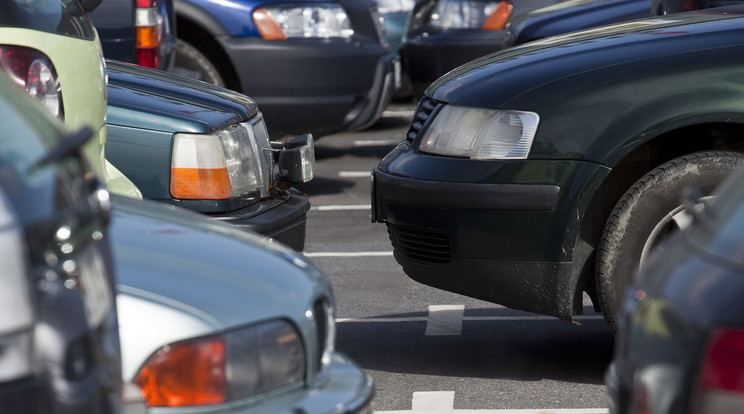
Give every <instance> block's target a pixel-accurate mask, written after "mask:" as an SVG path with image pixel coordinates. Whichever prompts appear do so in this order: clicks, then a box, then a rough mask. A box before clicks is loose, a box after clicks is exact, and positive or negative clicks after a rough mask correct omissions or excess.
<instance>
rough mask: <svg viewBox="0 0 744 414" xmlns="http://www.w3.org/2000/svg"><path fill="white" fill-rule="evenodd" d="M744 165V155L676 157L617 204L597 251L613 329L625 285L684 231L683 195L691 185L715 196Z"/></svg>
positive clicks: (600, 287) (601, 294) (602, 298)
mask: <svg viewBox="0 0 744 414" xmlns="http://www.w3.org/2000/svg"><path fill="white" fill-rule="evenodd" d="M741 165H744V154H739V153H736V152H718V151H711V152H698V153H693V154H689V155H685V156H683V157H679V158H675V159H673V160H671V161H669V162H666V163H664V164H662V165H661V166H659V167H657V168H656V169H654V170H653V171H651V172H649V173H648V174H646V175H644V176H643V177H641V178H640V179H639V180H638V181H636V183H635V184H633V186H632V187H631V188H630V189H629V190H628V191H627V192H626V193H625V194H624V195H623V197H622V198H621V199H620V201H618V203H617V204H616V205H615V207H614V209H613V211H612V213H611V214H610V217H609V219H608V221H607V224H606V225H605V228H604V231H603V233H602V238H601V240H600V243H599V248H598V249H597V263H596V285H597V295H598V298H599V306H600V308H601V309H602V313H603V314H604V318H605V320H606V321H607V324H608V325H609V327H610V329H611V330H612V332H613V333H617V329H618V326H617V323H618V317H619V314H620V307H621V304H622V300H623V297H624V294H625V289H626V288H627V287H628V285H629V284H630V282H631V281H632V278H633V276H634V275H635V273H636V271H637V270H638V267H639V265H640V264H641V261H642V259H645V258H646V257H647V254H648V252H649V251H650V250H651V249H653V247H654V246H656V245H658V244H659V243H660V242H662V241H663V240H664V239H666V237H668V236H669V235H670V234H672V233H674V232H675V231H677V230H679V228H680V227H679V223H680V222H681V220H679V216H678V215H677V214H678V213H680V212H682V209H681V204H682V203H681V199H680V196H681V194H682V192H683V190H684V189H685V188H687V187H695V188H697V189H698V190H699V191H700V193H701V195H702V196H703V197H705V196H709V195H710V194H711V193H712V192H713V190H714V189H715V188H716V186H718V184H720V183H721V182H722V181H723V180H724V179H725V178H726V176H728V175H729V174H730V173H732V172H733V171H735V170H736V169H737V168H738V167H739V166H741Z"/></svg>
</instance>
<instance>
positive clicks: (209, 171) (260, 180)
mask: <svg viewBox="0 0 744 414" xmlns="http://www.w3.org/2000/svg"><path fill="white" fill-rule="evenodd" d="M172 151H173V156H172V161H171V177H170V193H171V196H172V197H173V198H176V199H192V200H193V199H198V200H223V199H228V198H232V197H238V196H244V195H247V194H251V193H257V194H259V195H260V197H261V198H264V197H267V196H268V195H269V188H270V187H271V185H272V184H273V158H272V157H273V156H272V154H271V145H270V143H269V135H268V133H267V131H266V124H265V123H264V121H263V118H260V117H259V119H257V120H254V121H252V122H249V123H241V124H236V125H232V126H230V127H228V128H226V129H223V130H220V131H217V132H214V133H212V134H192V133H178V134H175V136H174V138H173V150H172Z"/></svg>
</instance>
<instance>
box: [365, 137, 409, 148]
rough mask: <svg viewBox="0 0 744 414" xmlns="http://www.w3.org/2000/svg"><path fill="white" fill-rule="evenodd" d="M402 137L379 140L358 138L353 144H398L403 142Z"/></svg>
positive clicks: (368, 145)
mask: <svg viewBox="0 0 744 414" xmlns="http://www.w3.org/2000/svg"><path fill="white" fill-rule="evenodd" d="M402 141H403V140H402V139H388V140H379V139H358V140H356V141H354V143H353V145H354V146H355V147H372V146H377V145H380V146H382V145H385V146H389V145H398V144H400V143H401V142H402Z"/></svg>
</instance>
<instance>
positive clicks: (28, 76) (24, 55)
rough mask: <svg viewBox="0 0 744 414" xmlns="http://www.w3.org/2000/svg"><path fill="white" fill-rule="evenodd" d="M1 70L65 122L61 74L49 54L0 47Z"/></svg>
mask: <svg viewBox="0 0 744 414" xmlns="http://www.w3.org/2000/svg"><path fill="white" fill-rule="evenodd" d="M0 67H2V69H3V70H4V71H5V72H6V73H8V75H10V77H11V78H12V79H13V80H14V81H15V82H16V83H17V84H19V85H21V86H22V87H24V88H26V90H27V91H28V93H29V94H31V96H33V97H34V98H36V99H38V100H39V101H40V102H41V104H42V105H43V106H44V107H45V108H46V109H47V110H49V112H51V113H52V115H54V116H58V117H60V118H64V106H63V104H62V91H61V89H60V86H59V79H58V78H57V71H56V70H55V68H54V65H53V64H52V61H51V60H49V58H48V57H47V56H46V55H45V54H43V53H42V52H40V51H38V50H36V49H31V48H27V47H21V46H6V45H0Z"/></svg>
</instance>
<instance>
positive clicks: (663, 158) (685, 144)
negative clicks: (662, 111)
mask: <svg viewBox="0 0 744 414" xmlns="http://www.w3.org/2000/svg"><path fill="white" fill-rule="evenodd" d="M719 119H721V118H720V117H719ZM723 119H726V120H728V119H730V118H723ZM679 124H680V123H679V122H677V123H675V124H674V126H675V127H669V128H664V127H661V128H657V129H656V131H657V132H658V133H657V135H655V136H653V137H652V138H648V139H646V140H645V141H642V142H641V144H640V145H636V146H635V147H632V148H629V149H628V151H626V153H625V154H623V155H622V156H621V157H620V158H618V159H617V161H615V162H614V163H613V164H612V165H610V166H611V170H610V172H609V174H608V175H607V177H606V178H605V179H604V180H603V182H602V184H601V185H600V186H599V188H598V190H597V191H595V192H594V193H593V194H592V195H591V199H590V201H589V202H588V203H586V204H585V205H586V210H585V211H584V214H583V215H582V219H581V221H580V224H579V231H578V232H577V233H576V237H575V239H574V240H573V246H574V249H573V256H572V271H571V274H572V280H574V281H575V282H576V284H575V285H574V288H573V293H574V310H575V311H577V310H579V309H581V298H582V294H583V293H584V292H586V293H587V294H588V295H589V296H590V297H591V299H592V302H593V304H594V308H595V310H597V311H599V302H598V300H597V293H596V283H595V282H596V280H595V270H596V269H595V251H596V248H597V246H598V244H599V241H600V239H601V236H602V231H603V229H604V227H605V224H606V223H607V220H608V218H609V215H610V213H611V212H612V209H613V208H614V206H615V204H616V203H617V202H618V201H619V200H620V198H621V197H622V196H623V194H624V193H625V192H626V191H627V190H628V189H629V188H630V187H631V186H632V185H633V184H634V183H635V182H636V181H637V180H638V179H640V178H641V177H642V176H643V175H645V174H646V173H648V172H650V171H651V170H653V169H654V168H656V167H658V166H659V165H661V164H663V163H665V162H667V161H670V160H672V159H674V158H677V157H680V156H683V155H685V154H689V153H693V152H698V151H705V150H728V151H737V152H744V122H698V123H688V124H683V125H682V126H679ZM670 125H671V124H670ZM645 136H646V137H648V134H646V135H645ZM630 141H633V140H630ZM635 141H637V140H635ZM576 301H578V303H576Z"/></svg>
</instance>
